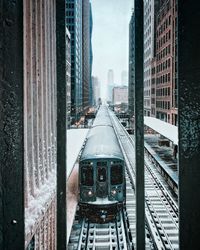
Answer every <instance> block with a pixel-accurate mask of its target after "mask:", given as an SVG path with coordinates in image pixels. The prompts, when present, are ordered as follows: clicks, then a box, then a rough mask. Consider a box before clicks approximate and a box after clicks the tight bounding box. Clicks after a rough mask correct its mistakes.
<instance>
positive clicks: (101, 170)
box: [98, 167, 106, 182]
mask: <svg viewBox="0 0 200 250" xmlns="http://www.w3.org/2000/svg"><path fill="white" fill-rule="evenodd" d="M98 181H99V182H105V181H106V169H105V168H101V167H99V168H98Z"/></svg>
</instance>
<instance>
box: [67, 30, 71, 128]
mask: <svg viewBox="0 0 200 250" xmlns="http://www.w3.org/2000/svg"><path fill="white" fill-rule="evenodd" d="M70 47H71V36H70V33H69V30H68V29H67V27H66V81H67V82H66V84H67V94H66V96H67V126H68V127H70V124H71V49H70Z"/></svg>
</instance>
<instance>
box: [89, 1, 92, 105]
mask: <svg viewBox="0 0 200 250" xmlns="http://www.w3.org/2000/svg"><path fill="white" fill-rule="evenodd" d="M92 29H93V18H92V5H91V3H90V84H89V88H90V90H89V104H90V106H92V105H93V90H92V63H93V51H92Z"/></svg>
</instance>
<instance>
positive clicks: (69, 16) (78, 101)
mask: <svg viewBox="0 0 200 250" xmlns="http://www.w3.org/2000/svg"><path fill="white" fill-rule="evenodd" d="M66 24H67V28H68V30H69V32H70V34H71V116H72V119H73V120H77V119H78V118H79V117H80V115H81V113H82V111H83V107H82V102H83V101H82V96H83V91H82V0H66Z"/></svg>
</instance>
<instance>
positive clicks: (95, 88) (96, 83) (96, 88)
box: [92, 76, 100, 106]
mask: <svg viewBox="0 0 200 250" xmlns="http://www.w3.org/2000/svg"><path fill="white" fill-rule="evenodd" d="M92 89H93V100H94V102H93V105H96V106H97V105H98V100H99V98H100V83H99V79H98V78H97V77H95V76H92Z"/></svg>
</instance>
